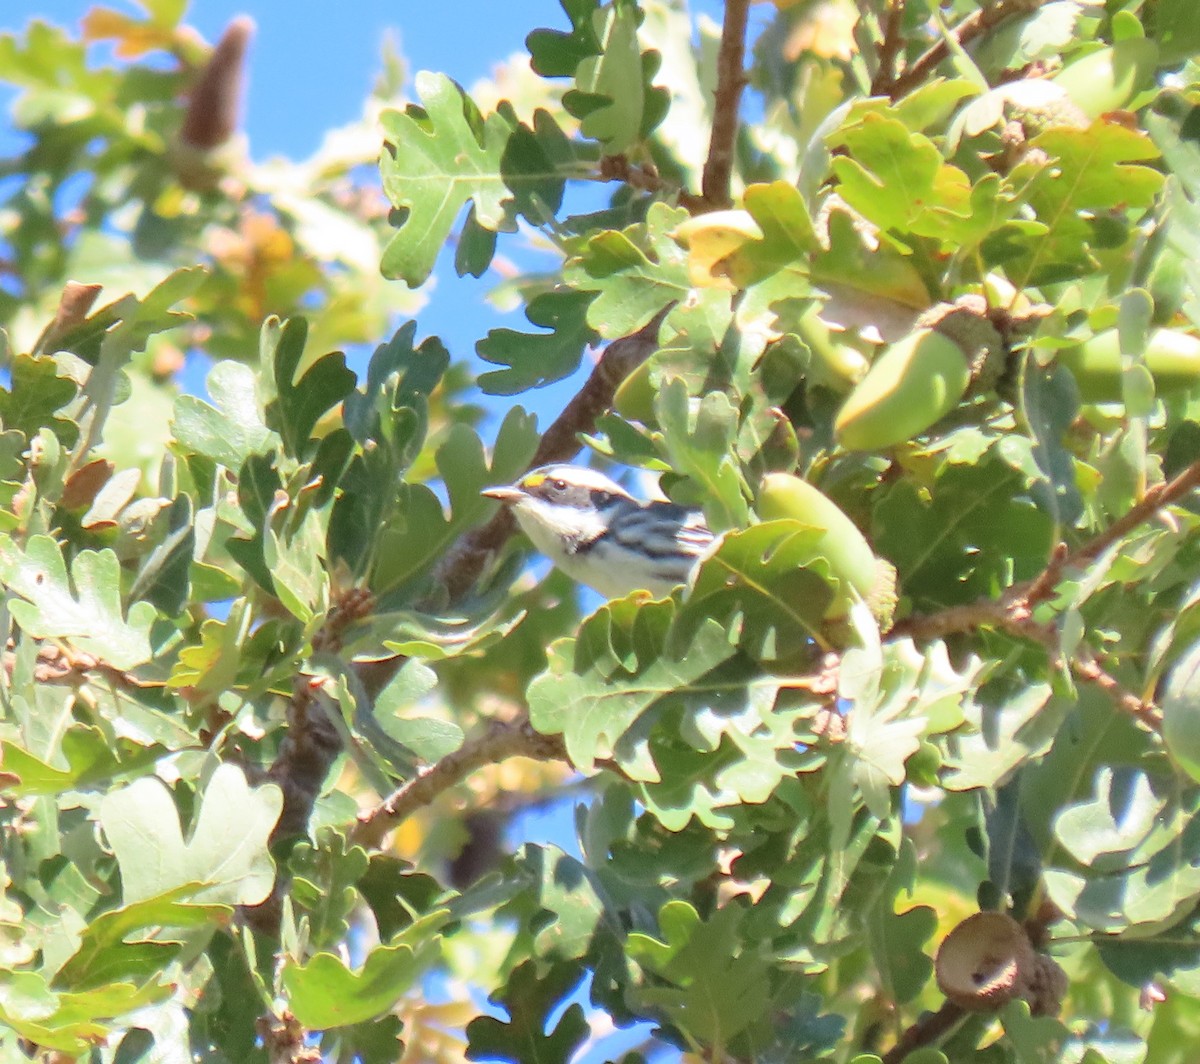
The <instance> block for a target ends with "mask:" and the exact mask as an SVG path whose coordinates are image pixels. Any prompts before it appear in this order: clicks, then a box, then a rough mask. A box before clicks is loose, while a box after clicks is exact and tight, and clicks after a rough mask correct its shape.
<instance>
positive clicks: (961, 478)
mask: <svg viewBox="0 0 1200 1064" xmlns="http://www.w3.org/2000/svg"><path fill="white" fill-rule="evenodd" d="M1024 479H1025V477H1024V474H1023V473H1018V472H1017V471H1016V470H1014V469H1012V468H1011V467H1009V466H1007V465H1006V464H1005V463H1004V462H1003V461H1001V460H1000V457H999V455H998V454H997V453H995V452H991V453H989V454H988V455H987V456H986V457H985V458H983V459H982V460H981V461H980V462H979V463H978V465H975V466H971V467H960V466H948V467H946V468H945V469H944V471H942V472H941V473H940V475H939V476H938V477H937V480H936V481H935V483H934V485H933V487H932V492H931V493H932V499H931V500H928V501H927V494H926V493H925V492H923V491H921V490H919V489H918V487H917V486H916V484H915V483H913V482H912V481H908V480H904V481H900V482H899V483H897V484H896V485H895V486H894V487H893V488H892V489H891V490H889V491H888V492H887V494H886V495H884V497H883V498H882V499H881V500H880V501H879V503H878V504H877V505H876V507H875V511H874V514H873V515H872V527H873V529H874V536H873V537H872V542H873V543H874V544H875V548H876V550H877V551H878V553H879V554H880V555H882V556H883V557H885V558H887V559H889V560H890V561H891V562H892V563H893V564H894V565H895V566H896V569H897V570H898V571H899V575H900V580H899V583H900V586H901V587H902V588H903V589H904V592H905V594H906V595H908V596H910V597H911V599H912V600H913V602H914V604H919V606H920V608H936V607H938V606H946V605H953V604H955V603H960V602H970V601H972V600H974V599H977V598H980V597H982V596H992V595H995V594H997V593H998V592H999V591H1000V590H1002V589H1003V588H1004V587H1006V586H1007V585H1008V584H1009V583H1010V582H1012V581H1016V580H1030V579H1033V578H1034V577H1035V576H1036V575H1037V574H1038V573H1039V572H1040V571H1041V569H1042V567H1043V565H1044V564H1045V559H1046V558H1047V557H1048V556H1049V552H1050V547H1051V542H1052V539H1053V536H1054V526H1053V523H1052V521H1051V519H1050V517H1049V516H1048V515H1047V514H1046V513H1045V511H1044V510H1042V509H1041V508H1040V507H1038V506H1037V505H1036V504H1035V503H1034V501H1033V499H1032V498H1031V497H1030V496H1029V495H1027V494H1026V493H1025V492H1024V490H1023V484H1024Z"/></svg>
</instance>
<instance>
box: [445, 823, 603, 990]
mask: <svg viewBox="0 0 1200 1064" xmlns="http://www.w3.org/2000/svg"><path fill="white" fill-rule="evenodd" d="M500 875H501V876H502V878H503V885H504V887H505V888H506V889H507V890H508V891H509V892H510V895H511V900H510V901H508V902H507V903H506V904H504V905H503V906H502V907H501V908H500V910H499V914H500V915H501V916H502V917H503V918H504V919H508V920H515V921H516V922H517V925H518V928H519V930H518V933H517V934H518V938H517V943H516V944H515V945H514V954H515V951H516V950H523V951H525V952H526V953H528V955H529V958H530V961H531V962H532V964H533V965H534V966H535V967H536V968H537V969H538V970H539V971H543V972H545V971H547V970H548V969H549V968H551V967H552V966H554V965H555V964H556V963H558V962H559V961H563V960H574V959H576V958H582V957H586V956H587V955H588V954H589V953H590V951H591V949H592V946H593V942H594V939H595V938H596V936H597V935H598V934H601V933H602V932H603V929H604V923H605V919H606V916H605V902H604V897H603V895H602V893H601V890H600V886H599V882H598V878H597V876H596V874H595V873H594V872H592V871H591V870H590V869H589V868H587V866H585V865H584V864H582V863H580V862H579V861H578V860H576V859H575V858H574V857H571V856H570V855H569V854H565V853H563V852H562V851H561V850H560V849H558V848H557V847H555V846H537V845H534V844H533V843H526V844H524V845H523V846H522V847H521V848H520V850H518V851H517V853H516V854H514V855H513V856H512V858H510V859H509V860H508V861H507V862H505V864H504V865H503V866H502V867H501V869H500ZM468 900H469V893H468V895H467V896H465V897H464V899H463V901H464V902H466V901H468ZM464 908H465V906H464Z"/></svg>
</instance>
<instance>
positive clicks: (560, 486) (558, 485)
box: [550, 480, 567, 491]
mask: <svg viewBox="0 0 1200 1064" xmlns="http://www.w3.org/2000/svg"><path fill="white" fill-rule="evenodd" d="M550 486H551V487H552V488H553V489H554V490H555V491H566V490H567V482H566V481H565V480H552V481H550Z"/></svg>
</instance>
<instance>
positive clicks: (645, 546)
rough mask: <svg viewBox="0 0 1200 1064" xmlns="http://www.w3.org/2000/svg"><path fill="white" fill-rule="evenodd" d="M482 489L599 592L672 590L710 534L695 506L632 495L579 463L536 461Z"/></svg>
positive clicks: (705, 547)
mask: <svg viewBox="0 0 1200 1064" xmlns="http://www.w3.org/2000/svg"><path fill="white" fill-rule="evenodd" d="M483 494H484V495H486V496H487V497H488V498H490V499H499V500H500V501H501V502H502V503H504V504H505V505H506V506H509V507H511V509H512V512H513V516H514V517H515V518H516V519H517V524H519V525H520V526H521V528H522V530H523V531H524V532H525V534H526V535H527V536H528V537H529V539H530V540H531V541H532V543H533V545H534V546H535V547H536V548H537V549H538V550H539V551H541V552H542V553H543V554H544V555H546V557H548V558H549V559H550V560H551V561H552V562H553V563H554V564H555V566H557V567H558V568H559V569H561V570H562V571H563V572H564V573H566V574H567V576H569V577H570V578H571V579H572V580H575V581H577V582H579V583H581V584H586V585H587V586H588V587H590V588H593V589H594V590H596V591H599V592H600V594H601V595H603V596H605V598H620V597H622V596H624V595H627V594H629V592H631V591H635V590H637V589H639V588H641V589H644V590H646V591H649V592H651V593H652V594H653V595H654V596H655V597H657V598H662V597H664V596H666V595H668V594H670V592H671V589H672V588H673V587H676V586H677V585H679V584H683V583H686V582H687V580H688V577H689V576H690V575H691V573H692V570H693V569H694V568H695V567H696V565H697V563H698V562H699V561H700V559H701V558H702V557H703V556H704V554H705V552H706V551H707V550H708V549H709V548H710V547H711V546H712V545H713V543H714V540H715V538H716V537H715V536H714V535H713V533H712V532H711V531H710V530H709V528H708V525H706V524H705V522H704V515H703V514H702V513H700V512H699V511H696V510H689V509H687V508H686V507H683V506H678V505H676V504H675V503H672V502H657V501H651V502H646V501H643V500H641V499H636V498H634V497H633V496H632V495H630V494H629V492H627V491H626V490H625V489H624V488H623V487H621V485H619V484H617V483H616V482H615V481H612V480H610V479H609V478H608V477H606V476H605V475H604V474H603V473H598V472H596V471H595V470H594V469H587V468H585V467H584V466H574V465H548V466H542V467H541V468H540V469H535V470H533V471H532V472H530V473H526V474H525V475H524V476H523V477H522V478H521V479H520V480H518V481H517V482H516V483H515V484H510V485H508V486H505V487H496V488H488V489H487V490H485V491H484V493H483Z"/></svg>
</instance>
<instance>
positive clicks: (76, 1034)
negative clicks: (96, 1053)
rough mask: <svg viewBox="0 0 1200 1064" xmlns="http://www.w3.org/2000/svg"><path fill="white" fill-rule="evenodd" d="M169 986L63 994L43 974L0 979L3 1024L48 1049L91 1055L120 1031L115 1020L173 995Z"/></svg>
mask: <svg viewBox="0 0 1200 1064" xmlns="http://www.w3.org/2000/svg"><path fill="white" fill-rule="evenodd" d="M170 992H171V990H170V987H168V986H162V985H158V984H156V983H148V984H147V985H145V986H143V987H140V988H139V987H135V986H133V985H132V984H130V983H110V984H108V985H107V986H101V987H96V988H94V989H92V990H84V991H80V992H78V993H65V994H57V993H54V992H53V991H51V990H50V989H49V987H48V986H47V985H46V983H45V981H44V980H43V978H42V976H41V975H39V974H38V973H37V972H6V973H3V974H2V975H0V1023H4V1024H5V1025H7V1026H8V1027H10V1028H12V1030H14V1031H16V1032H17V1033H18V1034H19V1035H21V1037H22V1038H26V1039H28V1040H29V1041H30V1042H31V1043H33V1044H34V1045H37V1046H39V1047H41V1048H43V1049H47V1050H52V1049H57V1050H61V1051H62V1052H64V1053H69V1054H71V1055H72V1056H82V1055H83V1054H85V1053H88V1052H90V1051H91V1050H92V1048H93V1047H94V1046H95V1045H96V1044H97V1043H99V1042H102V1041H103V1040H104V1039H106V1038H107V1037H108V1035H109V1033H110V1029H111V1028H114V1027H116V1026H117V1024H116V1023H114V1022H112V1021H113V1020H114V1018H115V1017H119V1016H124V1015H126V1014H127V1013H131V1012H134V1011H135V1010H137V1009H140V1008H145V1007H146V1006H148V1005H150V1004H152V1003H153V1002H155V1001H159V1000H161V999H162V998H164V997H167V996H168V995H169V994H170Z"/></svg>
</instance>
